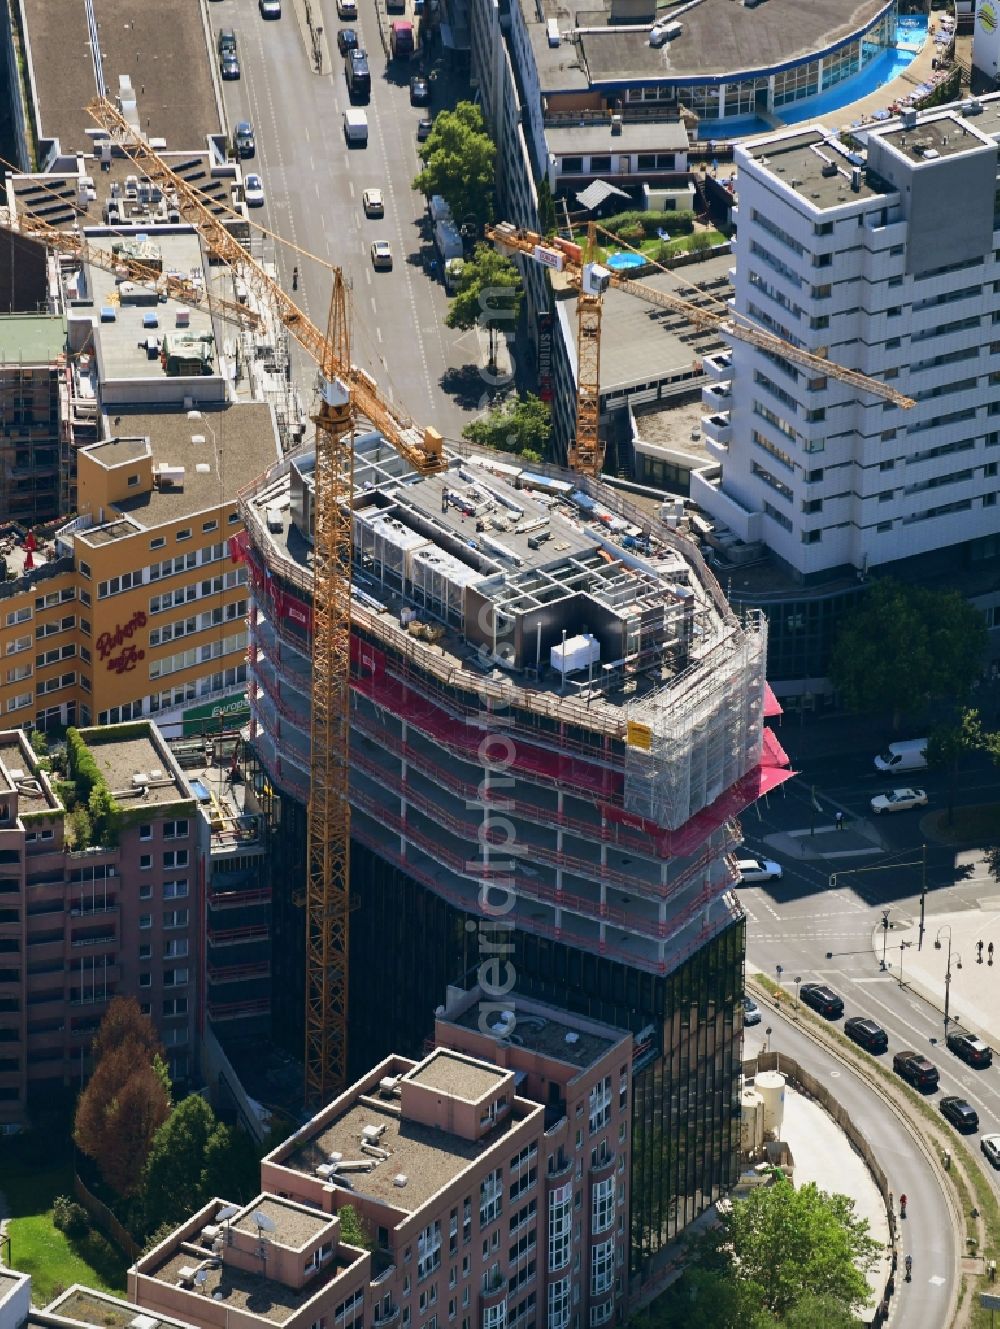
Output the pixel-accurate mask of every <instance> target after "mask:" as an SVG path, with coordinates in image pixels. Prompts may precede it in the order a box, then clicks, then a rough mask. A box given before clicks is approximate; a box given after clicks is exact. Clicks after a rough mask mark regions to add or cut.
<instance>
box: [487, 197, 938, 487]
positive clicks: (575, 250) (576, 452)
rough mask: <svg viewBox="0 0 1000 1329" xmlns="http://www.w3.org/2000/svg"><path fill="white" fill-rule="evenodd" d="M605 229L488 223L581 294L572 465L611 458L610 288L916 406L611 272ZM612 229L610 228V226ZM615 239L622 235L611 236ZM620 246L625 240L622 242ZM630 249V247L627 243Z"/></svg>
mask: <svg viewBox="0 0 1000 1329" xmlns="http://www.w3.org/2000/svg"><path fill="white" fill-rule="evenodd" d="M598 229H599V228H598V227H597V226H595V225H594V224H593V223H591V224H590V226H588V228H587V238H586V243H585V244H577V243H576V242H574V241H569V240H563V239H561V238H560V237H558V236H556V237H552V238H551V239H546V238H545V237H544V236H542V235H538V234H536V233H535V232H534V231H526V230H524V229H522V228H520V227H517V226H513V225H512V224H511V223H510V222H500V223H498V224H497V225H496V226H487V228H486V238H487V239H488V240H490V241H492V243H493V244H494V245H495V246H496V247H497V249H500V250H502V251H504V252H506V253H509V254H520V255H522V256H523V257H525V258H530V259H532V260H533V261H534V262H536V263H541V264H543V265H544V266H545V267H547V268H549V269H550V270H551V271H554V272H557V273H561V274H563V280H564V281H565V282H566V283H567V285H568V286H570V287H572V288H573V289H575V290H577V291H579V293H580V294H579V297H578V299H577V398H576V437H575V438H574V440H573V442H572V443H571V444H570V449H569V464H570V466H571V467H572V468H573V469H574V470H579V471H582V472H583V473H584V474H586V475H600V473H601V468H602V466H603V464H604V447H603V444H602V443H601V441H600V436H599V431H598V423H599V401H600V365H601V356H600V341H601V306H602V299H603V295H604V291H605V290H607V288H608V287H609V286H615V287H617V288H618V289H619V290H622V291H627V292H628V293H629V294H630V295H635V296H638V297H639V298H640V299H642V300H648V301H650V303H652V304H655V305H659V306H660V307H661V308H663V309H671V310H673V311H674V312H675V313H678V314H681V315H683V316H684V317H685V318H686V319H687V320H688V321H689V322H690V323H691V324H693V326H694V327H696V328H699V329H703V330H705V331H712V332H718V333H720V334H721V335H722V336H724V337H731V338H732V339H733V340H734V341H741V342H746V343H747V344H748V345H750V346H756V347H758V349H760V350H763V351H769V352H771V354H773V355H780V356H781V357H782V359H784V360H790V361H791V362H792V363H793V364H796V365H800V366H801V367H802V368H803V369H808V370H811V371H812V372H813V373H814V374H815V375H816V376H817V377H820V378H835V379H837V381H838V382H840V383H846V384H847V385H848V386H849V387H853V388H855V389H856V390H857V391H858V392H859V393H861V392H864V393H869V394H870V395H871V396H873V397H881V398H882V399H883V400H884V401H888V402H891V403H892V404H893V405H894V406H900V407H902V408H903V409H904V410H905V409H908V408H909V407H911V406H913V405H914V402H913V399H912V398H911V397H907V396H904V394H903V393H901V392H897V391H896V389H895V388H893V387H890V385H889V384H888V383H882V382H880V381H879V380H878V379H875V378H869V376H868V375H867V374H862V373H859V372H858V371H857V370H856V369H845V368H844V366H843V365H838V364H835V363H834V362H833V361H832V360H829V359H827V357H826V356H825V355H821V354H817V353H815V352H813V351H807V350H805V349H804V348H803V347H801V346H796V345H795V344H794V343H793V342H789V341H785V340H784V338H783V337H778V336H776V335H775V334H774V333H773V332H766V331H765V330H764V329H763V328H760V327H758V326H757V325H756V324H755V323H751V322H750V320H749V319H747V318H745V317H744V316H743V315H742V314H736V313H734V312H733V311H732V310H729V309H722V308H720V309H719V310H718V311H716V310H713V309H704V308H702V307H701V306H699V305H696V304H693V303H692V302H691V301H690V300H685V299H684V297H683V296H680V295H676V294H675V293H674V292H672V291H661V290H659V289H658V288H657V287H655V286H649V285H648V284H647V283H646V282H641V281H635V280H633V279H632V278H629V277H623V276H621V275H620V274H619V273H616V272H611V271H609V270H608V269H607V268H604V267H602V266H601V265H599V264H597V263H595V262H594V254H595V252H596V233H597V230H598ZM604 234H607V235H610V232H604ZM611 239H615V237H614V236H611ZM616 243H617V244H621V243H622V242H621V241H618V240H616ZM624 248H626V249H628V248H631V246H629V245H625V246H624Z"/></svg>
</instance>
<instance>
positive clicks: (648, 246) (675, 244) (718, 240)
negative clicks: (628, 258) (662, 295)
mask: <svg viewBox="0 0 1000 1329" xmlns="http://www.w3.org/2000/svg"><path fill="white" fill-rule="evenodd" d="M696 235H699V236H700V235H705V236H707V237H708V240H709V243H710V244H713V245H721V244H722V243H723V242H724V241H725V239H726V237H725V236H724V235H723V234H722V232H721V231H693V232H691V233H689V234H688V235H675V236H674V237H673V239H672V240H661V239H660V238H659V236H655V235H654V236H653V237H652V238H647V239H645V240H643V241H642V242H641V243H640V244H637V245H633V246H632V248H633V249H638V250H639V252H640V253H641V254H645V255H646V257H647V258H652V259H660V251H661V250H665V252H666V254H667V255H670V254H683V253H686V252H687V250H688V249H689V248H690V247H691V241H692V239H693V238H694V236H696ZM698 243H699V244H703V243H704V241H701V240H699V241H698ZM617 252H618V250H617V249H616V248H615V246H614V245H607V246H606V247H604V248H602V249H601V250H600V251H599V258H600V260H601V261H602V262H607V259H608V255H609V254H615V253H617ZM625 252H626V253H627V252H628V251H627V250H626V251H625ZM660 261H661V262H662V259H660Z"/></svg>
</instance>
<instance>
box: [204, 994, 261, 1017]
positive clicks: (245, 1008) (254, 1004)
mask: <svg viewBox="0 0 1000 1329" xmlns="http://www.w3.org/2000/svg"><path fill="white" fill-rule="evenodd" d="M270 1009H271V1003H270V1001H269V1000H268V998H267V997H257V998H255V999H254V1000H252V1001H210V1002H209V1003H208V1018H209V1019H210V1020H215V1021H216V1022H219V1021H222V1020H245V1019H247V1018H248V1017H249V1016H254V1015H267V1014H268V1013H269V1011H270Z"/></svg>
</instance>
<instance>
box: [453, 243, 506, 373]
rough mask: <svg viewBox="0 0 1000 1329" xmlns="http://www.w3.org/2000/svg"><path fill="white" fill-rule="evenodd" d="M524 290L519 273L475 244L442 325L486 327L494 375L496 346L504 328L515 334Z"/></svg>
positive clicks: (486, 247) (499, 256) (490, 250)
mask: <svg viewBox="0 0 1000 1329" xmlns="http://www.w3.org/2000/svg"><path fill="white" fill-rule="evenodd" d="M523 295H524V288H523V287H522V285H521V274H520V273H519V272H518V270H517V268H516V267H515V266H514V264H513V263H512V262H511V261H510V259H509V258H506V257H505V256H504V255H503V254H498V253H497V251H496V250H495V249H494V248H493V247H492V245H476V252H475V253H474V254H473V256H472V258H470V259H469V260H468V261H467V262H466V264H465V266H464V267H463V268H462V275H461V277H460V278H459V285H458V292H457V293H456V295H455V298H454V300H453V301H452V302H451V308H450V309H449V310H448V317H447V318H446V319H445V322H446V323H447V324H448V327H449V328H477V327H480V328H485V329H486V331H487V333H488V334H489V339H490V363H489V367H490V370H491V371H492V372H494V373H495V372H496V363H497V343H498V340H499V337H500V333H501V331H502V330H503V329H507V330H508V331H509V332H513V331H514V326H515V324H516V323H517V316H518V314H519V313H520V312H521V299H522V296H523Z"/></svg>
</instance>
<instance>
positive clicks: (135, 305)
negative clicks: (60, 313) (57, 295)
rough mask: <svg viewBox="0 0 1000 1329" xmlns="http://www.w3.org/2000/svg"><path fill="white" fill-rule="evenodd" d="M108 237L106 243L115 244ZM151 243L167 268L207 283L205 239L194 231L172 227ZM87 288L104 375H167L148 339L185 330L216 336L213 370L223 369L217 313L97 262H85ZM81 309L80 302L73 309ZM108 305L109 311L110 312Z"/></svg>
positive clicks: (180, 335) (190, 333)
mask: <svg viewBox="0 0 1000 1329" xmlns="http://www.w3.org/2000/svg"><path fill="white" fill-rule="evenodd" d="M111 244H112V239H111V238H109V239H108V241H107V244H106V246H105V247H107V248H109V249H110V248H111ZM150 244H151V245H152V247H153V248H154V249H156V250H158V251H159V253H160V255H161V257H162V262H163V269H164V271H165V272H176V273H179V274H181V275H182V276H184V277H188V278H191V279H193V280H194V281H196V282H198V283H199V284H201V285H202V286H204V285H205V283H206V276H205V264H204V263H203V262H202V252H201V241H200V240H199V238H198V236H197V234H196V233H195V232H194V231H172V232H170V233H169V234H158V235H155V236H152V237H150ZM86 289H87V294H88V295H89V297H90V298H91V300H92V301H93V308H92V309H88V310H86V312H87V313H88V314H91V315H92V316H93V318H94V323H95V326H94V338H95V340H96V341H97V344H98V357H99V363H100V368H101V374H102V377H103V378H105V379H125V380H129V379H153V380H154V381H156V380H160V379H164V378H166V377H167V373H166V370H165V369H164V368H163V367H162V365H161V363H160V358H159V355H158V354H155V355H153V357H152V358H150V356H149V354H148V352H147V349H146V343H147V341H148V340H153V341H155V342H157V343H162V341H163V338H164V337H169V338H170V339H171V340H173V339H174V338H183V337H185V336H191V337H200V336H207V337H211V338H212V345H211V352H210V354H211V362H210V363H211V374H212V376H217V375H218V374H219V373H220V369H219V354H218V345H217V344H216V343H215V328H214V327H213V324H212V317H211V315H210V314H209V313H207V312H206V311H205V310H204V309H200V308H198V307H197V306H193V305H185V304H183V303H182V302H181V301H179V300H165V301H161V300H160V298H159V295H158V294H157V293H156V292H155V291H153V290H152V289H151V288H150V287H148V286H141V285H139V284H138V283H135V282H131V281H121V280H119V279H118V278H117V277H116V275H115V274H114V273H112V272H108V271H106V270H105V269H104V268H99V267H97V266H95V265H94V264H93V263H88V264H87V265H86ZM181 310H186V311H187V316H186V317H187V326H186V327H181V326H180V320H179V317H178V316H179V311H181ZM77 311H80V312H82V310H81V307H80V306H79V305H78V306H76V309H75V310H74V312H77ZM104 311H107V315H105V312H104Z"/></svg>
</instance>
